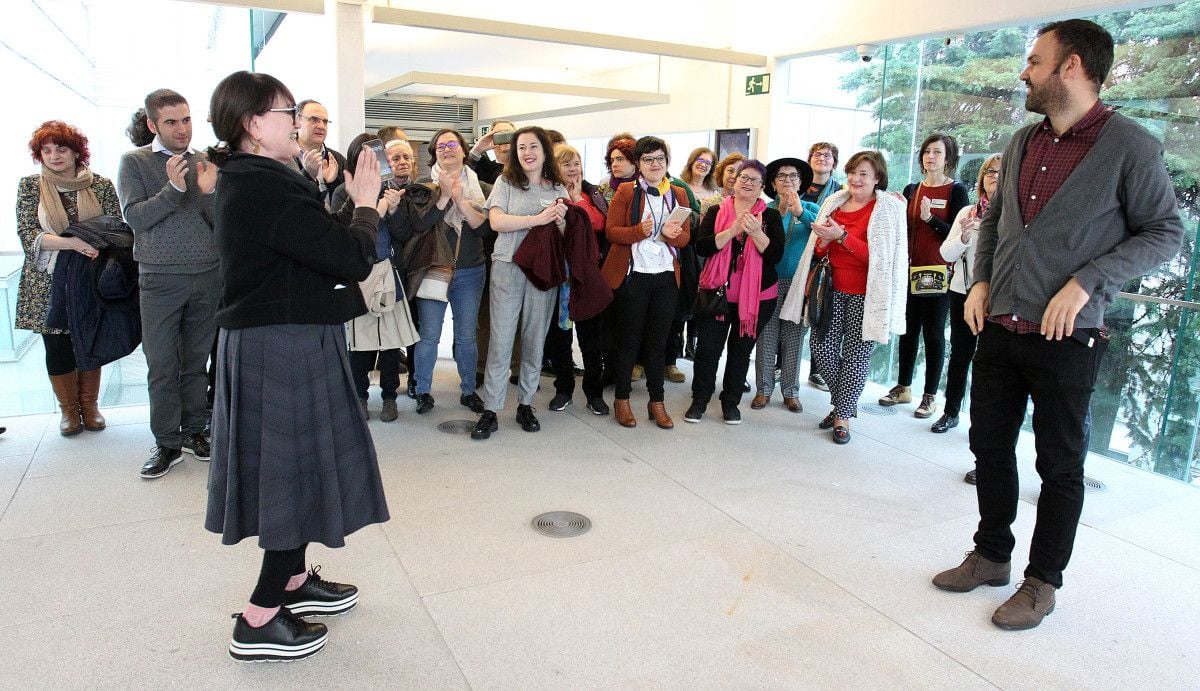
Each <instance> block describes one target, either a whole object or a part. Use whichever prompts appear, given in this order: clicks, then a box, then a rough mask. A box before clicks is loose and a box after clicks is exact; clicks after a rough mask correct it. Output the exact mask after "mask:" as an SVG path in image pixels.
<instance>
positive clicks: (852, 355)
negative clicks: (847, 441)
mask: <svg viewBox="0 0 1200 691" xmlns="http://www.w3.org/2000/svg"><path fill="white" fill-rule="evenodd" d="M864 299H865V296H863V295H849V294H846V293H839V292H837V291H836V290H835V291H833V315H832V318H831V320H830V322H829V328H828V329H827V330H826V331H825V337H824V338H820V337H818V336H817V335H816V332H815V330H814V332H813V337H812V339H811V341H810V344H811V346H812V350H813V354H814V355H815V356H816V357H815V358H814V359H815V360H816V361H817V364H818V366H819V367H820V368H821V378H822V379H824V380H825V383H826V384H828V385H829V402H830V403H832V404H833V416H834V417H835V418H841V419H846V420H848V419H850V418H854V417H858V398H859V396H862V392H863V388H864V387H865V386H866V385H867V374H869V373H870V370H871V353H873V352H875V342H874V341H864V340H863V338H862V323H863V300H864Z"/></svg>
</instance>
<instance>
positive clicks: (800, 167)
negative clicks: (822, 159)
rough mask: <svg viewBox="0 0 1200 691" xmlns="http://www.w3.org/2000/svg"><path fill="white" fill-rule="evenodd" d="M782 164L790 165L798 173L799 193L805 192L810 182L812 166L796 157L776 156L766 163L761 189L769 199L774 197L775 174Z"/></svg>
mask: <svg viewBox="0 0 1200 691" xmlns="http://www.w3.org/2000/svg"><path fill="white" fill-rule="evenodd" d="M784 166H792V167H793V168H795V169H796V172H797V173H800V187H799V188H797V189H798V191H799V193H800V194H804V193H805V192H807V191H808V186H809V185H811V184H812V181H813V169H812V166H810V165H808V164H807V163H805V162H804V161H801V160H800V159H798V158H790V157H785V158H777V159H775V160H774V161H771V162H770V163H768V164H767V175H766V179H765V180H763V191H764V192H766V193H767V196H768V197H770V198H771V199H774V198H775V176H776V175H778V174H779V169H780V168H782V167H784Z"/></svg>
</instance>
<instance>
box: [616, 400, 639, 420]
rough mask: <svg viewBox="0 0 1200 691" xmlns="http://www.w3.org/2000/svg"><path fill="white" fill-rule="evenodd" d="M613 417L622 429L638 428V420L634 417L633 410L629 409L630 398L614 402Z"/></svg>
mask: <svg viewBox="0 0 1200 691" xmlns="http://www.w3.org/2000/svg"><path fill="white" fill-rule="evenodd" d="M613 417H615V418H617V423H618V424H619V425H621V426H622V427H637V418H635V417H634V416H633V408H630V407H629V399H628V398H618V399H617V400H615V401H613Z"/></svg>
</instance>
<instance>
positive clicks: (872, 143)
mask: <svg viewBox="0 0 1200 691" xmlns="http://www.w3.org/2000/svg"><path fill="white" fill-rule="evenodd" d="M1090 19H1092V20H1094V21H1096V22H1098V23H1100V24H1101V25H1103V26H1104V27H1105V28H1106V29H1108V30H1109V31H1110V32H1111V33H1112V34H1113V37H1114V38H1115V40H1116V42H1117V48H1116V62H1115V64H1114V66H1113V70H1112V74H1111V76H1110V78H1109V80H1108V82H1107V83H1106V84H1105V87H1104V89H1103V90H1102V92H1101V98H1102V99H1103V100H1104V101H1105V102H1107V103H1109V104H1111V105H1113V106H1116V107H1118V108H1119V109H1120V111H1121V112H1122V113H1124V114H1125V115H1127V116H1129V117H1132V118H1134V119H1135V120H1137V121H1138V122H1139V123H1140V124H1141V125H1142V126H1144V127H1145V128H1146V129H1147V130H1149V131H1150V132H1152V133H1153V134H1154V135H1155V136H1156V137H1158V138H1159V139H1160V140H1161V141H1162V142H1163V147H1164V149H1165V152H1166V155H1165V159H1166V165H1167V168H1168V170H1169V172H1170V174H1171V178H1172V180H1173V182H1174V185H1175V192H1176V195H1177V197H1178V199H1179V210H1180V214H1181V216H1182V217H1183V220H1184V224H1185V227H1186V230H1187V233H1186V238H1185V240H1184V244H1183V248H1182V249H1181V251H1180V253H1179V254H1178V255H1177V256H1176V257H1175V258H1174V259H1173V260H1171V261H1170V262H1167V263H1166V264H1164V265H1163V266H1161V267H1158V268H1157V269H1155V270H1154V271H1152V272H1150V273H1149V274H1147V275H1146V276H1143V277H1141V278H1139V279H1135V280H1132V281H1130V282H1129V284H1127V285H1126V286H1124V291H1125V292H1124V293H1123V294H1122V297H1121V298H1119V299H1118V300H1117V301H1116V303H1115V304H1114V305H1113V306H1112V307H1111V308H1110V310H1109V312H1108V314H1107V315H1106V322H1107V324H1108V326H1109V329H1110V332H1111V339H1112V340H1111V342H1110V345H1109V349H1108V352H1107V355H1106V357H1105V365H1104V369H1103V372H1102V374H1101V376H1100V381H1099V382H1098V384H1097V392H1096V395H1095V397H1094V398H1093V427H1092V440H1091V444H1092V450H1093V451H1095V452H1097V453H1101V454H1104V455H1107V456H1111V457H1113V458H1118V459H1120V460H1123V461H1126V462H1128V463H1130V464H1133V465H1136V466H1138V467H1142V468H1146V469H1149V470H1152V471H1154V472H1157V473H1161V474H1163V475H1167V476H1170V477H1173V478H1176V479H1179V480H1184V481H1192V482H1195V481H1197V479H1198V478H1200V449H1198V448H1197V447H1198V444H1197V418H1198V405H1200V400H1198V395H1197V392H1200V329H1198V328H1197V327H1198V326H1200V324H1198V323H1197V322H1198V320H1200V313H1198V309H1197V308H1198V307H1200V305H1198V304H1197V300H1200V296H1198V295H1197V292H1196V288H1197V287H1196V273H1197V267H1198V266H1200V254H1198V248H1197V241H1196V240H1197V229H1198V227H1200V204H1198V199H1197V196H1198V193H1200V172H1198V171H1200V128H1197V124H1198V123H1200V70H1198V68H1197V64H1196V60H1195V56H1196V55H1197V54H1200V45H1197V32H1198V30H1200V0H1189V1H1187V2H1181V3H1178V4H1174V5H1166V6H1162V7H1156V8H1151V9H1144V10H1138V11H1136V12H1118V13H1113V14H1106V15H1101V16H1098V17H1091V18H1090ZM1037 28H1038V27H1037V26H1027V27H1010V28H1003V29H997V30H993V31H983V32H978V33H972V34H966V35H962V36H953V37H949V38H947V39H942V40H924V41H915V42H911V43H902V44H894V45H889V46H886V47H885V48H884V49H883V50H882V51H881V52H880V54H879V55H878V56H877V57H876V58H875V59H874V60H872V61H871V62H868V63H863V62H862V61H861V60H860V59H859V56H858V55H857V54H856V53H855V52H854V51H847V52H846V53H844V54H840V55H825V56H816V57H809V58H800V59H796V60H792V61H790V62H789V64H788V70H789V74H788V80H787V83H788V84H789V94H788V104H787V105H786V106H784V109H785V111H786V113H785V118H777V119H776V122H778V121H780V120H783V119H786V120H787V121H788V122H792V123H796V126H795V127H793V128H790V129H792V130H793V131H791V132H787V133H775V132H773V133H772V134H773V136H776V137H779V136H781V135H782V136H784V137H791V139H792V140H795V141H794V144H790V147H791V150H792V151H802V152H806V151H807V146H808V144H809V143H811V142H813V141H818V140H826V141H833V142H835V143H836V144H838V146H839V147H840V148H841V149H842V153H843V160H844V159H845V158H846V157H847V155H848V154H849V153H850V152H852V151H856V150H859V149H865V148H870V149H879V150H881V151H883V152H884V154H885V156H886V157H887V160H888V169H889V177H890V184H891V188H892V189H893V190H900V189H902V188H903V187H904V185H906V184H908V183H910V182H916V181H917V180H919V179H920V177H921V171H920V167H919V162H918V161H917V158H916V155H915V154H916V149H917V147H918V146H920V143H921V141H922V140H923V139H924V137H926V136H927V135H929V134H930V133H933V132H943V133H946V134H950V135H952V136H954V137H955V139H956V140H957V141H958V144H959V147H960V148H961V150H962V156H961V159H960V164H959V170H958V172H957V175H956V177H957V178H958V179H959V180H961V181H963V182H964V184H966V185H967V186H968V187H974V180H975V179H976V176H977V174H978V172H979V166H980V165H981V164H982V161H983V159H985V158H986V157H987V156H988V155H990V154H993V153H999V152H1002V151H1003V149H1004V147H1005V145H1006V144H1007V143H1008V140H1009V139H1010V137H1011V136H1012V134H1013V132H1014V131H1015V130H1016V129H1017V128H1019V127H1021V126H1022V125H1024V124H1026V123H1029V122H1034V121H1035V120H1037V119H1038V118H1040V116H1035V115H1034V114H1031V113H1028V112H1027V111H1026V110H1025V107H1024V102H1025V89H1024V85H1023V84H1022V83H1021V82H1020V81H1019V80H1018V75H1019V73H1020V72H1021V70H1022V69H1023V67H1024V61H1025V54H1026V51H1027V49H1028V46H1029V45H1030V44H1032V42H1033V39H1034V38H1035V37H1036V32H1037ZM839 114H840V117H839ZM864 118H865V119H867V120H868V122H869V123H870V125H871V126H870V127H869V129H868V131H865V132H860V131H859V130H860V129H861V128H862V126H861V124H860V123H861V122H862V120H863V119H864ZM812 123H816V124H815V125H814V124H812ZM821 126H824V127H825V129H820V128H821ZM787 141H788V142H789V143H790V142H791V140H787ZM772 144H773V146H772V148H773V149H776V147H775V146H774V144H775V141H773V142H772ZM776 150H778V149H776ZM922 360H923V355H922V357H921V358H920V359H919V360H918V363H919V364H920V362H921V361H922ZM895 369H896V352H895V342H894V341H893V343H892V346H891V347H887V348H881V349H879V350H878V351H877V352H876V356H875V359H874V362H873V370H872V376H873V378H874V380H875V381H877V382H879V383H883V384H889V385H890V384H892V383H895V376H896V372H895ZM921 376H922V375H921V373H920V372H918V374H917V377H916V378H915V380H916V381H920V380H921Z"/></svg>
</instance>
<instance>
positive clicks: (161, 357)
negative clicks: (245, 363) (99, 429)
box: [117, 89, 221, 479]
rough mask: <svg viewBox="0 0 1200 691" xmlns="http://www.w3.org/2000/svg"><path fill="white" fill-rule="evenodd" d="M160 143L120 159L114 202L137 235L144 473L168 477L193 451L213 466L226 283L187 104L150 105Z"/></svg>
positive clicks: (177, 99)
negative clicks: (145, 407) (211, 392)
mask: <svg viewBox="0 0 1200 691" xmlns="http://www.w3.org/2000/svg"><path fill="white" fill-rule="evenodd" d="M146 120H147V124H148V125H149V127H150V130H151V131H153V132H154V134H155V135H156V136H155V138H154V141H153V142H151V143H150V144H149V145H147V146H143V147H141V148H140V149H135V150H133V151H130V152H129V153H127V154H125V155H124V156H122V157H121V165H120V170H119V173H118V176H117V194H118V195H119V196H120V198H121V209H122V210H123V212H124V214H125V221H126V222H127V223H128V224H129V225H130V227H132V228H133V231H134V243H133V257H134V259H136V260H137V261H138V271H139V274H140V276H139V278H138V287H139V289H140V292H141V311H142V351H143V352H144V353H145V354H146V364H147V366H148V368H149V375H148V379H149V387H150V430H151V432H153V433H154V443H155V449H154V452H153V453H152V455H151V456H150V459H149V460H148V461H146V463H145V464H144V465H143V466H142V470H141V476H142V477H143V478H146V479H151V478H156V477H162V476H163V475H166V474H167V471H169V470H170V469H171V466H173V465H175V464H176V463H179V462H180V461H181V460H183V456H182V455H181V451H186V452H188V453H190V454H192V456H194V457H195V458H196V459H198V460H202V461H207V460H208V458H209V442H208V438H207V437H206V436H205V434H204V429H205V427H206V425H207V417H208V415H207V411H206V407H207V406H206V404H207V399H206V396H205V392H206V389H207V386H208V376H207V373H206V364H207V362H208V356H209V352H210V351H211V350H212V344H213V337H214V335H215V334H216V328H217V327H216V311H217V299H218V296H219V294H220V292H221V291H220V287H221V283H220V277H219V275H218V272H217V248H216V244H215V243H214V241H213V223H212V210H213V197H212V193H213V190H214V188H215V186H216V182H217V171H216V167H215V166H212V165H210V164H209V163H208V162H207V161H206V160H205V159H204V158H203V156H202V154H199V153H196V152H194V151H191V150H190V149H189V147H190V145H191V142H192V117H191V113H190V111H189V109H188V104H187V101H186V100H184V98H183V96H180V95H179V94H178V93H176V92H174V91H171V90H169V89H159V90H158V91H154V92H152V93H151V94H150V95H148V96H147V97H146Z"/></svg>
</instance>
